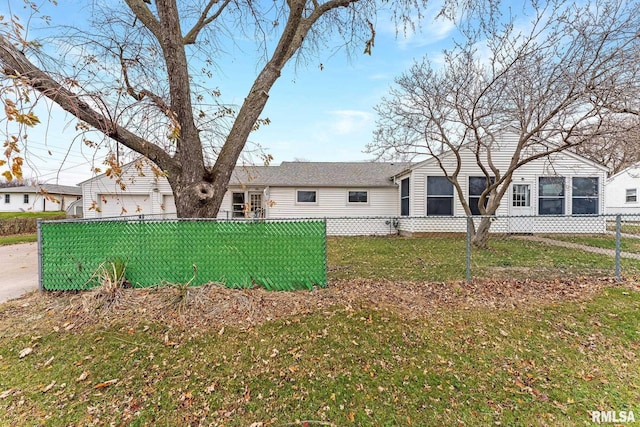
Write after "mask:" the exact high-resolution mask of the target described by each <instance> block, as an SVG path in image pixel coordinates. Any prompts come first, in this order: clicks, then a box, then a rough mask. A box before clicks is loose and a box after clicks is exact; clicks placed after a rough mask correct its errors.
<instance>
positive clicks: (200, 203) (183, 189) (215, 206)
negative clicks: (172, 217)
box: [169, 176, 226, 218]
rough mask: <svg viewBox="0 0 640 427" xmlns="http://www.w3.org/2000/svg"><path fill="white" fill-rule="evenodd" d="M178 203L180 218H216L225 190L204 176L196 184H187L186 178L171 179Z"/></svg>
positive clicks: (177, 211)
mask: <svg viewBox="0 0 640 427" xmlns="http://www.w3.org/2000/svg"><path fill="white" fill-rule="evenodd" d="M169 183H170V184H171V188H172V190H173V195H174V200H175V203H176V214H177V216H178V218H215V217H216V216H217V214H218V211H219V210H220V206H221V205H222V199H223V197H224V194H225V189H226V185H225V186H224V187H223V189H218V188H219V186H216V185H214V184H213V183H211V182H209V181H208V177H206V176H203V177H202V178H201V179H200V180H199V181H196V182H185V181H184V177H181V176H179V177H177V179H171V178H169Z"/></svg>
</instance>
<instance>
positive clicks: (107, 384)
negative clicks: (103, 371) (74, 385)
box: [93, 379, 118, 388]
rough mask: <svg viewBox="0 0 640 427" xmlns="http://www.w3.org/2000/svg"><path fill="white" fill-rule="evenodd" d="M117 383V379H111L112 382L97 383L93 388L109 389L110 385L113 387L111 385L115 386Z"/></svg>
mask: <svg viewBox="0 0 640 427" xmlns="http://www.w3.org/2000/svg"><path fill="white" fill-rule="evenodd" d="M117 382H118V379H113V380H109V381H105V382H103V383H98V384H96V385H94V386H93V388H105V387H109V386H110V385H113V384H115V383H117Z"/></svg>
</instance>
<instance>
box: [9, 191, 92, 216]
mask: <svg viewBox="0 0 640 427" xmlns="http://www.w3.org/2000/svg"><path fill="white" fill-rule="evenodd" d="M81 195H82V189H81V188H80V187H76V186H70V185H54V184H42V185H37V186H20V187H9V188H0V212H49V211H64V210H66V209H67V207H68V206H69V205H70V204H71V203H73V202H75V201H76V200H78V199H79V198H80V197H81Z"/></svg>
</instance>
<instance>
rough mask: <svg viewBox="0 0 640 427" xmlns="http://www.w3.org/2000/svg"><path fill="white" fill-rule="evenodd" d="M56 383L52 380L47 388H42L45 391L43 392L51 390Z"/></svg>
mask: <svg viewBox="0 0 640 427" xmlns="http://www.w3.org/2000/svg"><path fill="white" fill-rule="evenodd" d="M54 385H56V382H55V381H51V383H50V384H49V385H48V386H46V387H45V388H43V389H41V390H40V391H41V392H43V393H46V392H48V391H49V390H51V389H52V388H53V386H54Z"/></svg>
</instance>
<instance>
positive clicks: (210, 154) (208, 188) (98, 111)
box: [0, 0, 455, 217]
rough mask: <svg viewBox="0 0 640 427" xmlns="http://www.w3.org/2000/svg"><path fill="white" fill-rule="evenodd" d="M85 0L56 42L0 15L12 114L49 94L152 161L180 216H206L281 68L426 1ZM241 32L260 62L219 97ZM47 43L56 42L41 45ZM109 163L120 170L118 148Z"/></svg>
mask: <svg viewBox="0 0 640 427" xmlns="http://www.w3.org/2000/svg"><path fill="white" fill-rule="evenodd" d="M92 3H93V4H92V7H93V9H90V10H87V15H86V17H87V20H86V21H83V23H84V22H88V23H90V25H84V26H80V25H81V23H78V24H77V25H76V26H73V27H72V26H67V27H56V28H55V30H54V31H53V33H54V35H55V36H57V37H56V38H57V40H56V41H55V43H53V42H51V40H48V39H44V40H30V39H29V37H28V32H27V28H26V24H25V23H21V22H20V21H19V19H18V17H17V16H15V15H10V16H8V17H6V18H5V22H4V24H6V25H3V26H2V28H1V29H0V73H1V74H2V76H3V77H4V78H3V82H2V86H1V87H2V90H3V94H4V96H5V97H4V104H5V112H6V115H7V118H8V119H9V120H12V121H14V122H18V123H21V124H23V125H24V126H33V125H37V124H38V122H39V121H40V118H39V117H38V116H37V115H36V114H35V113H34V111H33V109H32V108H33V104H34V101H38V100H39V97H41V96H44V97H46V98H48V99H50V100H51V101H53V102H54V103H56V104H58V105H59V106H61V107H62V108H63V109H64V110H66V111H67V112H69V113H71V114H72V115H73V116H75V117H77V118H78V119H79V120H80V123H79V124H78V130H79V131H80V132H83V131H87V130H91V129H94V130H98V131H99V132H101V133H102V134H104V135H105V136H106V137H108V138H110V139H111V140H113V141H116V142H117V143H119V144H122V145H123V146H125V147H128V148H129V149H131V150H133V151H135V152H137V153H140V154H142V155H144V156H146V157H147V158H148V159H150V160H151V161H152V162H153V163H155V165H157V169H156V173H158V174H163V175H166V177H167V179H168V181H169V183H170V185H171V187H172V190H173V193H174V195H175V202H176V208H177V214H178V216H180V217H211V216H215V215H216V214H217V212H218V210H219V208H220V204H221V202H222V198H223V195H224V193H225V191H226V188H227V185H228V182H229V178H230V176H231V173H232V170H233V167H234V166H235V165H236V162H237V160H238V158H239V156H240V155H241V153H242V151H243V149H245V146H246V143H247V140H248V137H249V135H250V133H251V132H252V131H253V130H255V129H256V127H258V126H260V125H262V124H265V123H267V122H268V119H261V118H260V115H261V113H262V111H263V109H264V107H265V105H266V103H267V100H268V98H269V91H270V89H271V88H272V86H273V85H274V83H275V82H276V81H277V80H278V78H279V77H280V74H281V72H282V70H283V67H284V66H285V65H286V64H287V63H288V62H290V61H291V60H292V58H295V60H296V61H300V62H304V61H305V60H306V59H307V56H305V55H313V54H315V53H317V52H318V51H319V50H320V49H321V48H323V47H325V46H327V45H330V44H331V43H332V42H333V43H335V40H336V39H337V38H342V40H343V42H342V43H343V44H344V45H346V46H351V48H353V47H354V46H360V47H359V48H362V47H364V50H365V53H371V50H372V47H373V44H374V36H375V27H374V23H376V22H377V18H376V17H377V15H378V14H379V13H380V12H381V11H382V10H384V8H386V10H384V13H385V16H390V17H391V19H394V20H395V22H396V24H397V25H398V26H399V27H400V28H402V27H403V26H411V25H412V17H414V16H420V8H421V7H422V6H423V5H424V4H425V3H426V0H400V1H395V2H386V1H382V2H377V1H375V0H326V1H318V0H287V1H283V0H277V1H252V0H206V1H203V0H190V1H187V0H185V1H180V2H178V1H177V0H156V1H154V2H152V1H151V0H125V1H124V3H120V2H117V3H116V2H92ZM112 3H116V4H112ZM448 3H449V2H447V7H452V6H451V5H449V4H448ZM451 3H455V2H454V1H453V0H452V1H451ZM108 5H111V8H110V9H106V8H107V7H108ZM9 7H11V3H9ZM34 10H35V12H34V13H37V9H34ZM238 36H239V37H241V38H245V39H247V40H254V41H255V42H256V46H257V49H258V50H257V52H258V54H257V55H256V59H257V64H258V65H257V67H258V72H257V76H256V77H255V81H253V84H252V85H251V88H250V89H249V91H248V93H247V94H246V97H245V98H244V101H243V103H242V105H241V106H239V108H234V107H232V106H229V105H228V104H224V103H223V102H222V101H221V100H220V97H221V94H220V91H219V90H218V89H217V87H216V86H215V84H214V82H215V76H216V73H217V72H218V71H220V70H219V67H222V65H221V62H220V58H223V57H224V55H226V54H227V50H228V49H231V48H232V47H233V44H234V40H235V38H236V37H238ZM54 46H57V47H58V48H59V50H58V51H56V52H55V53H52V54H50V55H49V56H47V55H45V53H47V52H48V53H51V50H52V49H53V47H54ZM34 92H35V93H36V95H35V96H34V95H33V93H34ZM22 137H23V135H22V133H21V132H18V133H17V134H15V135H10V136H8V138H7V141H8V142H7V145H6V146H5V148H6V150H5V157H6V158H7V160H0V166H2V165H3V164H4V165H5V166H9V168H8V170H6V171H5V172H4V175H5V176H6V177H7V178H8V179H11V178H12V177H19V176H20V173H21V165H22V161H23V156H22V154H20V153H19V150H20V147H19V142H20V140H21V138H22ZM85 143H87V145H92V144H95V142H93V141H91V140H87V141H85ZM108 170H109V171H110V172H111V173H114V174H117V172H118V170H119V164H118V162H117V161H116V157H115V156H113V157H111V164H110V165H109V169H108Z"/></svg>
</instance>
